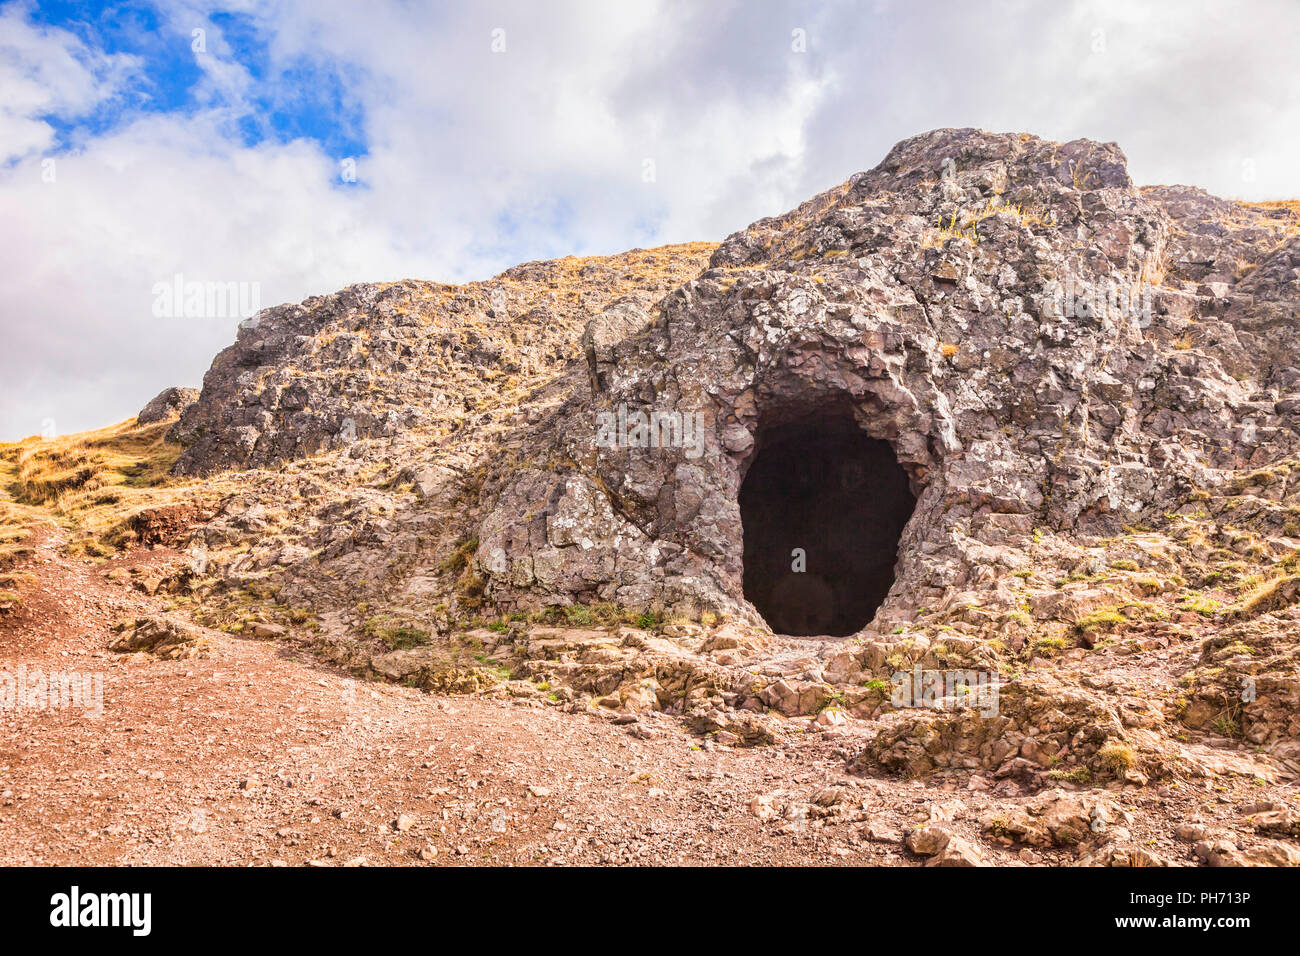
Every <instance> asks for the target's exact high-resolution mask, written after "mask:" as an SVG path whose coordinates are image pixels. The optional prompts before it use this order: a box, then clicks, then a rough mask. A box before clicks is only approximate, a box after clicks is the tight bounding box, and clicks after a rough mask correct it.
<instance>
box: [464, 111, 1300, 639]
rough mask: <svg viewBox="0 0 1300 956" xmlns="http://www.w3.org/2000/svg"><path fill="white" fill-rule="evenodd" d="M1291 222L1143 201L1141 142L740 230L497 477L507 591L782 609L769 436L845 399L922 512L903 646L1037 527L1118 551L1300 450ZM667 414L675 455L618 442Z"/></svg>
mask: <svg viewBox="0 0 1300 956" xmlns="http://www.w3.org/2000/svg"><path fill="white" fill-rule="evenodd" d="M1225 216H1236V217H1238V219H1239V220H1240V222H1241V226H1240V228H1237V227H1234V228H1231V229H1230V228H1227V227H1224V228H1222V229H1218V228H1214V227H1213V220H1214V218H1215V217H1225ZM1285 222H1289V223H1291V225H1290V226H1287V225H1286V224H1285ZM1285 222H1284V221H1283V220H1282V219H1281V218H1278V219H1274V218H1272V217H1271V215H1270V214H1268V213H1266V212H1259V211H1258V210H1255V209H1254V208H1252V207H1244V206H1241V205H1240V204H1237V203H1227V202H1226V201H1223V200H1217V199H1214V198H1213V197H1209V196H1207V195H1205V194H1202V193H1199V192H1198V191H1194V190H1185V189H1181V188H1180V189H1155V190H1148V191H1146V192H1144V191H1142V190H1139V189H1138V188H1136V187H1135V186H1134V185H1133V183H1132V181H1131V180H1130V179H1129V176H1128V173H1127V170H1126V164H1125V159H1124V156H1123V154H1122V153H1121V152H1120V150H1119V148H1118V147H1117V146H1115V145H1114V144H1099V143H1093V142H1089V141H1082V140H1081V141H1076V142H1071V143H1063V144H1062V143H1051V142H1047V141H1044V140H1040V139H1038V138H1036V137H1033V136H1028V135H1010V134H1008V135H995V134H989V133H984V132H980V131H976V130H936V131H934V132H931V133H926V134H923V135H921V136H917V137H914V138H912V139H909V140H906V141H904V142H902V143H900V144H899V145H898V146H896V147H895V148H894V149H893V150H892V151H891V152H890V154H889V155H888V156H887V157H886V158H885V160H884V162H882V163H881V164H880V165H879V166H877V167H876V168H875V169H873V170H871V171H870V172H867V173H864V174H861V175H859V176H855V177H854V178H853V180H851V181H850V182H849V183H847V184H845V185H844V186H842V187H837V188H836V189H833V190H831V191H829V192H827V193H825V194H823V195H822V196H819V197H817V198H815V199H813V200H810V201H809V202H807V203H805V204H803V205H802V206H800V207H799V208H798V209H796V210H793V211H792V212H790V213H787V214H786V215H784V216H781V217H777V218H773V219H765V220H761V221H759V222H757V223H755V224H754V225H753V226H751V227H750V228H748V229H746V230H744V231H742V232H740V233H737V234H736V235H733V236H731V237H730V238H728V239H727V240H726V241H725V242H724V243H723V244H722V245H721V246H720V247H719V248H718V249H717V251H716V252H715V253H714V255H713V257H712V260H711V262H710V268H709V269H708V270H707V271H705V272H704V273H703V274H701V275H700V276H699V277H698V278H696V279H694V280H692V281H690V282H688V283H686V284H685V285H683V286H682V287H681V288H679V289H678V290H677V291H675V292H674V293H673V294H672V295H670V296H668V297H667V298H666V299H665V300H664V301H663V302H662V303H661V305H660V307H659V310H658V315H657V316H656V317H654V318H653V320H652V321H651V322H650V325H649V327H648V328H647V329H645V330H644V331H642V332H639V333H636V334H633V335H631V336H630V337H627V338H624V339H622V340H621V341H618V342H617V343H614V344H611V340H613V339H616V338H617V337H618V333H619V331H620V330H621V329H623V328H628V329H630V328H633V327H634V326H635V325H636V324H637V323H632V322H627V323H618V322H614V321H611V320H609V319H608V318H602V319H601V320H600V321H599V322H598V323H597V324H595V325H593V327H591V328H589V337H588V338H589V344H588V348H587V358H588V363H589V373H590V374H589V379H590V382H591V390H590V392H588V391H587V389H585V388H583V387H582V385H583V383H578V382H575V384H574V386H573V391H572V397H571V398H570V400H569V401H568V403H567V404H566V405H565V406H564V408H563V409H562V410H561V412H560V413H559V414H558V415H557V416H556V417H555V418H553V419H548V420H547V422H545V423H544V424H543V425H542V426H540V427H539V428H537V429H536V430H535V431H534V432H533V433H532V435H531V437H530V443H531V444H532V445H533V446H534V447H535V448H537V449H538V453H537V454H536V455H535V456H534V457H533V458H532V460H531V462H526V463H524V464H522V465H521V466H519V467H517V468H516V469H515V470H513V471H512V472H511V473H509V474H500V475H496V476H493V478H492V479H490V480H489V482H488V484H487V485H486V486H485V494H486V514H485V517H484V519H483V521H482V522H481V526H480V527H479V529H478V539H479V542H480V544H479V549H478V552H477V554H476V556H475V567H476V568H478V569H479V570H480V571H481V573H482V574H483V575H484V577H485V578H486V580H487V591H486V593H487V596H488V597H489V599H491V600H494V601H496V602H498V603H499V604H500V605H502V606H506V607H510V606H516V605H517V606H534V605H537V604H544V603H567V602H569V601H591V600H601V601H612V602H616V603H619V604H625V605H632V606H640V605H652V606H656V607H664V608H668V609H670V610H672V611H674V612H679V613H690V612H693V611H698V610H699V609H701V608H707V607H721V608H726V609H727V610H729V611H731V612H734V613H736V614H739V615H741V616H749V617H751V618H752V609H751V608H750V607H749V605H748V604H747V603H746V602H745V600H744V594H743V587H742V573H743V569H742V560H741V556H742V553H743V542H742V536H743V529H742V522H741V517H740V511H739V505H738V494H739V489H740V487H741V484H742V482H743V480H744V478H745V475H746V473H747V470H748V468H749V467H750V465H751V464H752V462H753V460H754V457H755V454H756V451H757V449H758V447H759V444H760V440H761V437H762V435H763V434H764V433H765V430H769V429H771V428H773V427H777V426H782V425H790V424H792V423H794V424H797V423H798V422H800V421H801V420H802V419H804V418H806V417H807V416H809V415H815V414H822V413H825V412H826V410H828V409H834V410H836V411H837V412H838V413H841V414H843V415H844V416H847V417H849V418H851V419H852V421H853V422H855V423H856V424H857V425H858V426H859V427H860V428H861V429H862V430H863V431H864V432H865V433H866V434H867V435H869V436H871V437H873V438H878V439H883V440H885V441H887V442H888V443H889V444H890V446H891V447H892V449H893V451H894V453H895V455H896V456H897V459H898V461H899V462H900V463H901V464H902V466H903V467H904V468H905V469H906V471H907V474H908V477H909V479H910V483H911V487H912V492H913V493H914V494H915V496H916V499H917V504H916V508H915V512H914V514H913V515H912V517H911V519H910V521H909V522H908V524H907V527H906V529H905V530H904V532H903V536H902V540H901V542H900V546H899V556H898V564H897V568H896V572H897V573H896V580H895V583H894V586H893V589H892V590H891V592H890V596H889V598H888V599H887V600H886V602H885V605H884V607H883V608H882V612H881V615H880V618H879V621H878V624H877V626H878V627H879V626H886V625H887V624H888V623H889V621H890V620H891V617H892V616H893V615H894V614H896V613H899V612H902V611H904V610H907V611H910V610H912V609H915V608H916V607H918V606H922V605H924V606H933V604H934V602H941V601H944V600H950V599H951V597H952V595H953V594H954V593H958V592H962V591H967V590H972V589H976V588H978V587H980V586H982V585H983V584H984V583H985V582H989V581H991V580H992V579H994V578H997V577H998V576H999V573H998V572H997V571H995V570H994V569H995V568H997V567H998V566H1001V567H1002V573H1009V571H1010V570H1011V569H1014V568H1016V567H1018V566H1021V565H1023V560H1024V559H1023V554H1024V549H1023V547H1018V546H1017V544H1016V542H1017V541H1019V542H1020V543H1021V544H1022V545H1023V543H1024V542H1025V541H1026V540H1027V532H1028V531H1030V530H1031V529H1032V528H1034V527H1037V526H1042V527H1044V528H1046V529H1048V530H1051V531H1058V532H1072V533H1092V534H1098V535H1105V534H1114V533H1117V532H1118V531H1119V529H1120V528H1121V527H1122V526H1124V525H1125V524H1132V523H1137V522H1139V521H1140V520H1141V519H1142V517H1143V516H1144V515H1146V514H1150V513H1153V512H1154V511H1156V510H1157V509H1168V508H1169V507H1170V505H1171V503H1180V502H1182V501H1184V500H1186V498H1187V496H1188V495H1189V494H1190V493H1191V492H1192V490H1193V489H1194V488H1197V487H1204V486H1206V485H1211V484H1214V483H1215V481H1217V480H1219V477H1220V476H1221V475H1222V473H1223V472H1224V471H1225V470H1232V469H1239V468H1244V467H1247V466H1251V467H1257V466H1261V465H1263V464H1266V463H1268V462H1272V461H1276V460H1278V459H1280V458H1282V457H1284V456H1286V455H1288V454H1292V453H1294V452H1295V450H1296V448H1297V444H1298V441H1300V436H1298V435H1297V430H1296V425H1295V418H1294V414H1293V413H1288V412H1287V411H1286V409H1288V408H1291V407H1292V405H1290V404H1288V403H1294V402H1295V400H1296V399H1297V397H1300V393H1297V391H1296V389H1297V388H1300V380H1298V379H1300V376H1297V374H1296V373H1295V369H1294V368H1293V366H1294V364H1295V361H1296V359H1295V354H1296V353H1295V351H1294V348H1293V347H1292V346H1291V345H1290V344H1289V343H1290V342H1291V341H1292V340H1291V339H1290V338H1289V336H1293V335H1294V334H1295V328H1296V322H1295V318H1294V309H1295V308H1296V302H1297V299H1296V297H1295V291H1296V290H1295V288H1294V283H1295V281H1296V279H1295V275H1296V272H1295V267H1294V265H1293V262H1294V259H1293V256H1294V254H1295V248H1296V247H1295V242H1296V239H1295V238H1294V236H1292V238H1291V239H1289V240H1287V241H1285V242H1283V241H1282V240H1283V238H1284V233H1285V229H1286V228H1291V229H1293V230H1294V221H1293V220H1286V221H1285ZM1279 243H1280V245H1279ZM1247 255H1250V256H1256V257H1257V258H1258V259H1259V264H1258V265H1257V266H1256V267H1255V268H1253V269H1251V270H1247V271H1246V272H1244V273H1241V274H1239V273H1238V272H1236V271H1233V272H1229V271H1228V269H1227V262H1228V261H1229V260H1235V259H1237V258H1241V257H1242V256H1247ZM1266 329H1269V330H1272V331H1270V332H1268V333H1267V335H1265V330H1266ZM1266 338H1267V339H1268V344H1267V345H1265V339H1266ZM638 411H639V412H643V413H645V414H646V415H647V416H650V415H651V414H652V413H656V412H657V413H659V414H660V418H659V419H658V424H659V426H660V428H659V429H658V430H659V431H662V430H663V428H665V427H666V428H667V433H668V438H669V439H670V440H667V441H663V442H657V441H654V440H645V436H644V434H643V433H640V432H638V433H637V434H635V435H634V436H633V437H632V440H630V441H619V440H617V436H618V435H619V434H621V431H620V428H621V425H619V426H618V427H616V428H615V429H614V431H615V440H610V436H609V434H605V435H603V436H602V422H604V423H606V424H608V423H610V422H615V423H621V422H622V421H623V420H624V418H626V417H628V416H633V415H635V414H636V412H638ZM620 415H622V416H624V418H620V417H619V416H620ZM665 416H667V417H665ZM673 416H675V417H673ZM664 421H667V422H668V425H667V426H664V425H663V423H664ZM678 421H680V424H679V425H675V424H674V423H675V422H678ZM692 421H698V422H699V423H700V427H701V429H702V431H701V434H700V436H699V439H698V441H697V442H694V443H692V442H689V441H680V440H679V441H673V440H671V439H672V437H673V435H674V434H676V433H674V428H678V429H679V430H680V429H682V428H684V427H685V426H686V425H687V424H689V423H690V422H692ZM651 424H652V426H654V425H655V420H654V419H652V420H651ZM634 430H635V429H634ZM556 462H560V463H561V464H559V465H558V466H557V465H556V464H555V463H556ZM1009 528H1017V529H1019V530H1018V531H1017V532H1015V534H1013V535H1012V536H1011V538H1010V543H1009V541H1008V529H1009ZM1017 534H1018V535H1019V537H1018V538H1017V537H1016V535H1017Z"/></svg>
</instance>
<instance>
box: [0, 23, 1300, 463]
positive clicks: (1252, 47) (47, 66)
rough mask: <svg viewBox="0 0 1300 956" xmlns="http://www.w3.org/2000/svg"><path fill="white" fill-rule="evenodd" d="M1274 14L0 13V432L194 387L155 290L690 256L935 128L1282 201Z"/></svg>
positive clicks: (1294, 121) (273, 290)
mask: <svg viewBox="0 0 1300 956" xmlns="http://www.w3.org/2000/svg"><path fill="white" fill-rule="evenodd" d="M1297 36H1300V4H1297V3H1295V2H1292V0H1276V2H1268V0H1259V2H1254V3H1241V2H1238V3H1226V2H1215V3H1210V2H1197V0H1186V2H1177V0H1168V2H1156V0H1150V2H1145V3H1144V2H1137V0H1113V2H1082V0H1081V2H1074V3H1070V2H1042V3H1031V2H986V3H981V2H975V0H971V2H953V3H943V2H933V3H928V2H904V0H876V2H870V0H859V2H848V0H845V2H835V0H827V2H819V3H817V2H807V3H794V2H787V3H778V2H761V0H760V2H723V0H692V2H677V0H644V2H642V0H620V2H618V3H610V2H608V0H593V2H561V0H547V2H537V0H519V2H509V3H490V2H479V0H475V2H469V0H466V2H456V3H452V2H442V3H432V2H430V3H422V2H418V0H366V2H365V3H364V4H358V3H356V2H345V0H281V2H276V0H270V2H266V0H263V2H257V3H253V2H248V3H244V2H233V3H208V2H203V0H177V2H170V0H157V2H149V0H132V2H125V3H60V2H48V3H36V2H32V0H10V2H7V3H0V328H2V329H3V333H4V338H3V345H2V346H0V440H6V439H15V438H18V437H20V436H23V435H29V434H33V433H39V432H42V431H45V432H58V433H64V432H70V431H79V430H82V429H86V428H93V427H98V426H100V425H104V424H108V423H110V422H115V421H119V420H121V419H124V418H126V417H128V416H130V415H132V414H134V413H135V412H136V411H137V410H138V409H139V408H140V406H141V405H143V404H144V403H145V402H146V401H147V400H148V399H149V398H151V397H152V396H153V395H154V394H155V393H157V392H158V391H159V390H160V389H162V388H163V387H165V386H168V385H174V384H192V385H197V384H199V383H200V381H201V379H202V376H203V372H204V371H205V370H206V368H207V366H208V364H209V363H210V362H211V360H212V357H213V355H214V354H215V353H216V352H217V351H219V350H220V349H221V348H223V347H224V346H225V345H227V344H229V343H230V341H232V339H233V336H234V327H235V324H236V321H237V320H236V319H232V318H211V317H210V318H195V317H190V318H184V317H167V316H164V317H159V316H157V315H155V314H154V312H155V309H154V306H155V304H156V298H157V296H156V293H155V285H156V284H157V283H160V282H168V281H172V279H173V277H174V276H175V275H177V274H180V275H182V276H184V278H185V280H186V281H197V282H245V283H250V284H251V283H257V284H258V290H259V292H260V299H261V303H262V304H263V305H272V304H275V303H278V302H284V301H298V300H300V299H302V298H304V297H306V296H308V295H314V294H319V293H325V292H330V291H333V290H335V289H337V288H340V287H342V286H345V285H348V284H350V283H353V282H359V281H371V280H385V279H398V278H403V277H414V278H427V279H436V280H441V281H465V280H471V279H482V278H487V277H489V276H491V275H493V274H495V273H496V272H499V271H500V270H501V269H504V268H506V267H508V266H510V265H513V264H514V263H516V262H520V261H524V260H529V259H541V258H550V257H554V256H561V255H568V254H603V253H611V252H617V251H621V250H623V249H628V248H632V247H634V246H651V245H658V244H661V243H665V242H678V241H684V240H691V239H719V238H721V237H723V236H725V235H726V234H727V233H729V232H732V231H734V230H736V229H738V228H740V227H743V226H744V225H746V224H747V223H749V222H751V221H752V220H754V219H756V218H759V217H761V216H765V215H772V214H776V213H779V212H782V211H784V210H786V209H788V208H790V207H791V206H793V205H796V204H797V203H798V202H800V201H802V200H803V199H805V198H807V197H808V196H810V195H812V194H813V193H815V192H817V191H819V190H821V189H825V188H826V187H828V186H830V185H832V184H834V183H837V182H841V181H843V180H844V179H847V178H848V177H849V176H850V175H851V174H852V173H854V172H856V171H859V170H862V169H868V168H870V167H871V166H874V165H875V164H876V163H877V162H879V160H880V159H881V158H882V157H883V156H884V154H885V153H886V152H887V151H888V149H889V147H890V146H892V145H893V144H894V143H895V142H897V141H898V140H900V139H903V138H905V137H907V136H909V135H912V134H914V133H917V132H921V131H923V130H927V129H932V128H935V127H941V126H977V127H983V128H985V129H991V130H997V131H1017V132H1018V131H1028V132H1034V133H1037V134H1039V135H1042V136H1047V137H1050V138H1054V139H1062V140H1064V139H1072V138H1075V137H1080V136H1086V137H1090V138H1092V139H1097V140H1114V141H1116V142H1118V143H1120V145H1121V146H1122V147H1123V148H1124V150H1125V151H1126V153H1127V154H1128V157H1129V161H1130V169H1131V171H1132V173H1133V175H1134V178H1135V179H1137V180H1138V181H1139V182H1141V183H1169V182H1184V183H1192V184H1195V185H1199V186H1204V187H1206V188H1208V189H1210V190H1211V191H1213V192H1216V193H1219V194H1220V195H1225V196H1234V197H1239V198H1246V199H1266V198H1282V197H1297V196H1300V163H1298V162H1297V159H1296V157H1297V151H1298V148H1300V68H1298V67H1297V66H1296V58H1295V52H1294V49H1293V44H1294V42H1295V38H1296V37H1297Z"/></svg>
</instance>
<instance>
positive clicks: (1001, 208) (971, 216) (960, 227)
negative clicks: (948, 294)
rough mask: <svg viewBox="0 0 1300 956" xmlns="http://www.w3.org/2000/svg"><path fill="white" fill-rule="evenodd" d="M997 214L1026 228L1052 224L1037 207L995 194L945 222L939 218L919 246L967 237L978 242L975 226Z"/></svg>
mask: <svg viewBox="0 0 1300 956" xmlns="http://www.w3.org/2000/svg"><path fill="white" fill-rule="evenodd" d="M997 215H1004V216H1012V217H1014V218H1015V219H1016V220H1017V221H1018V222H1019V223H1020V225H1022V226H1024V227H1026V228H1033V227H1034V226H1051V225H1053V223H1052V222H1051V221H1050V220H1049V219H1048V218H1047V217H1046V216H1045V215H1044V214H1043V213H1042V212H1041V211H1040V210H1038V209H1034V208H1030V209H1025V208H1024V207H1022V206H1021V205H1019V204H1010V203H1004V202H1002V200H1001V199H999V198H998V197H997V196H994V197H993V198H991V199H989V200H988V201H987V202H986V203H984V205H982V206H976V207H975V208H973V209H969V210H966V211H963V212H961V213H957V212H954V213H953V214H952V217H951V219H950V220H949V221H948V222H947V223H944V221H943V220H942V219H940V220H939V225H938V226H937V227H936V228H935V229H934V230H933V231H931V232H929V233H927V234H926V236H925V238H924V239H922V241H921V248H922V249H927V248H930V247H931V246H942V245H943V244H944V243H945V242H947V241H948V240H949V239H968V240H970V241H971V242H973V243H978V242H979V241H980V236H979V233H978V231H977V230H976V228H975V227H976V226H978V225H979V224H980V223H981V222H983V221H984V220H985V219H988V218H989V217H990V216H997Z"/></svg>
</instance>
